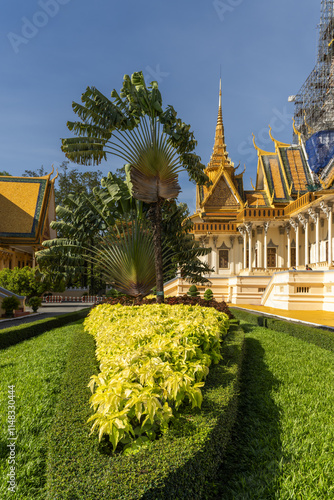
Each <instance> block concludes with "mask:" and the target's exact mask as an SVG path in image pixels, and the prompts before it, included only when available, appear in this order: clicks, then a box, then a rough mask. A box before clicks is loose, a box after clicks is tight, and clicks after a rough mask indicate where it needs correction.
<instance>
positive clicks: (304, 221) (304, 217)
mask: <svg viewBox="0 0 334 500" xmlns="http://www.w3.org/2000/svg"><path fill="white" fill-rule="evenodd" d="M298 219H299V220H300V222H301V223H302V225H303V228H304V233H305V240H304V247H305V248H304V251H305V261H304V263H305V266H308V265H309V252H308V246H309V241H308V215H306V214H299V215H298Z"/></svg>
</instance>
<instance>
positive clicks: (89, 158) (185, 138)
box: [62, 72, 209, 302]
mask: <svg viewBox="0 0 334 500" xmlns="http://www.w3.org/2000/svg"><path fill="white" fill-rule="evenodd" d="M111 97H112V99H113V100H112V101H111V100H109V99H108V98H107V97H105V96H104V95H103V94H102V93H101V92H99V91H98V90H97V89H96V88H94V87H88V88H87V90H86V92H85V93H84V94H83V95H82V98H81V100H82V102H83V104H78V103H75V102H74V103H73V105H72V107H73V110H74V112H75V113H76V114H77V115H78V116H79V118H80V120H81V121H77V122H67V126H68V128H69V129H70V130H71V131H73V132H74V133H75V135H77V136H78V137H76V138H71V139H63V140H62V150H63V151H64V153H65V154H66V156H67V158H69V159H70V160H71V161H74V162H77V163H80V164H82V165H91V164H93V165H98V164H100V163H101V161H102V160H103V159H106V157H107V154H112V155H116V156H118V157H120V158H122V159H123V160H124V161H125V162H126V163H128V164H129V165H130V167H131V170H130V173H131V182H132V186H133V196H134V197H135V198H136V199H138V200H140V201H143V202H145V203H148V204H150V205H151V207H150V210H149V211H148V217H149V219H150V221H151V225H152V231H153V242H154V251H155V271H156V287H157V301H158V302H162V301H163V258H162V241H161V228H162V215H161V207H162V203H163V201H164V200H166V199H172V198H176V197H177V196H178V194H179V192H180V186H179V184H178V173H179V172H180V171H181V170H186V171H187V172H188V175H189V177H190V179H191V180H193V181H195V182H197V183H198V184H204V183H209V179H208V177H207V176H206V175H205V174H204V172H203V169H204V165H202V163H201V161H200V158H199V156H197V155H195V154H194V153H193V151H194V149H195V146H196V144H197V143H196V141H195V139H194V136H193V133H192V132H191V131H190V126H189V125H186V124H185V123H184V122H182V121H181V120H180V119H178V118H177V114H176V112H175V110H174V108H173V107H172V106H168V107H167V109H166V110H165V111H164V110H163V109H162V98H161V94H160V91H159V89H158V84H157V82H152V83H151V85H150V86H149V87H146V84H145V81H144V77H143V74H142V72H138V73H134V74H133V75H132V77H131V78H130V77H129V76H128V75H125V76H124V81H123V87H122V89H121V92H120V95H119V94H118V93H117V92H116V90H113V91H112V93H111Z"/></svg>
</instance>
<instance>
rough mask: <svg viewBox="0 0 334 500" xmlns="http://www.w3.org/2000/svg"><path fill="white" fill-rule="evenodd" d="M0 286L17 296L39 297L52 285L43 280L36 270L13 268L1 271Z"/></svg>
mask: <svg viewBox="0 0 334 500" xmlns="http://www.w3.org/2000/svg"><path fill="white" fill-rule="evenodd" d="M0 286H1V287H3V288H6V290H9V291H10V292H13V293H16V294H17V295H25V296H26V297H27V298H28V299H29V298H30V297H34V296H38V297H40V296H41V295H42V294H43V293H44V292H46V291H47V290H51V289H52V286H53V285H52V283H51V282H50V281H48V280H45V279H44V278H43V275H42V274H41V273H40V272H39V270H38V269H37V268H34V269H33V268H31V267H28V266H26V267H21V268H18V267H14V269H2V270H1V271H0Z"/></svg>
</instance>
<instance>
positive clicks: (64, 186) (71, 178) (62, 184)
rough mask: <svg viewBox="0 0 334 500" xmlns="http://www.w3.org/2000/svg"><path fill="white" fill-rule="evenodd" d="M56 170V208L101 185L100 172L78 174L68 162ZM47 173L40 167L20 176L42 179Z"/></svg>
mask: <svg viewBox="0 0 334 500" xmlns="http://www.w3.org/2000/svg"><path fill="white" fill-rule="evenodd" d="M57 170H58V178H57V179H56V182H55V203H56V206H58V205H60V204H61V203H63V202H64V200H65V199H66V198H67V197H68V195H70V194H72V195H74V196H75V197H77V196H79V195H82V194H91V193H92V192H93V189H94V188H96V187H100V185H101V178H102V172H101V170H94V171H88V172H80V171H79V170H78V169H76V168H72V167H70V166H69V162H68V161H63V162H62V163H61V164H60V165H59V167H58V169H57ZM119 170H121V169H119ZM48 173H49V172H47V171H46V170H45V169H44V167H43V165H42V166H41V167H40V168H38V169H37V170H25V171H24V173H23V174H22V176H23V177H43V176H45V175H47V174H48Z"/></svg>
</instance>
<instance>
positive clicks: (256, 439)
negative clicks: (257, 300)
mask: <svg viewBox="0 0 334 500" xmlns="http://www.w3.org/2000/svg"><path fill="white" fill-rule="evenodd" d="M244 326H245V325H244ZM245 329H246V331H248V333H247V335H246V353H245V359H244V367H243V375H242V386H241V395H240V408H239V416H238V420H237V425H236V427H235V429H234V433H233V440H232V443H231V445H230V446H229V449H228V456H227V459H226V462H225V466H224V468H223V469H222V470H221V476H220V480H221V483H220V493H219V495H217V498H221V499H240V500H241V499H242V500H246V499H259V500H264V499H276V498H277V499H280V500H287V499H291V500H298V499H300V500H320V499H329V498H334V460H333V456H334V418H333V408H334V353H333V352H330V351H327V350H325V349H322V348H320V347H317V346H315V345H312V344H309V343H307V342H304V341H302V340H299V339H296V338H294V337H290V336H288V335H286V334H284V333H280V332H276V331H273V330H269V329H266V328H261V327H256V326H254V325H249V324H248V325H246V328H245Z"/></svg>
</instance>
